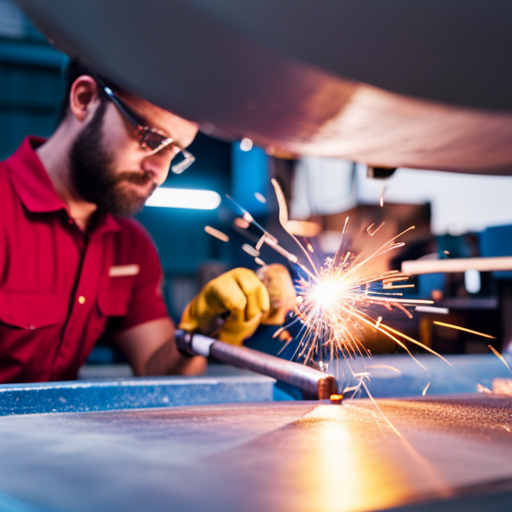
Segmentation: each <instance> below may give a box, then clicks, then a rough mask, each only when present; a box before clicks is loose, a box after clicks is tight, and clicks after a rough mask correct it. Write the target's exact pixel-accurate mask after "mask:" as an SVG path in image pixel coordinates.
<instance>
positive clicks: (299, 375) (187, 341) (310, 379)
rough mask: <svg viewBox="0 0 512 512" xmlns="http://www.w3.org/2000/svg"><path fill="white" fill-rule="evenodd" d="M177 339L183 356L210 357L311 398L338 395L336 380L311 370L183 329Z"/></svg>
mask: <svg viewBox="0 0 512 512" xmlns="http://www.w3.org/2000/svg"><path fill="white" fill-rule="evenodd" d="M175 337H176V344H177V346H178V349H179V350H180V351H181V352H182V353H183V354H186V355H189V356H192V355H202V356H205V357H208V356H210V357H213V358H215V359H216V360H217V361H219V362H221V363H226V364H229V365H232V366H236V367H237V368H243V369H244V370H251V371H253V372H256V373H261V374H262V375H266V376H268V377H272V378H274V379H276V380H278V381H280V382H285V383H286V384H290V385H292V386H295V387H297V388H299V389H301V390H302V391H303V392H304V393H306V395H307V396H308V397H310V398H318V399H319V400H328V399H329V397H330V396H331V395H332V394H333V393H336V391H337V383H336V379H335V378H334V377H333V376H332V375H328V374H326V373H323V372H320V371H318V370H315V369H314V368H310V367H309V366H305V365H303V364H299V363H294V362H291V361H286V360H284V359H281V358H279V357H275V356H271V355H269V354H265V353H263V352H259V351H257V350H253V349H251V348H247V347H237V346H234V345H229V344H228V343H224V342H222V341H218V340H215V339H213V338H208V337H207V336H203V335H201V334H192V333H190V332H187V331H183V330H181V329H179V330H177V331H176V335H175Z"/></svg>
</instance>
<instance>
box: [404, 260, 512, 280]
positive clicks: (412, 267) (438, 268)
mask: <svg viewBox="0 0 512 512" xmlns="http://www.w3.org/2000/svg"><path fill="white" fill-rule="evenodd" d="M466 270H478V271H480V272H494V271H498V270H512V257H510V256H505V257H499V258H453V259H445V260H414V261H404V262H402V273H404V274H407V275H408V276H413V275H420V274H437V273H438V272H443V273H444V272H465V271H466Z"/></svg>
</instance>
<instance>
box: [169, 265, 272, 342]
mask: <svg viewBox="0 0 512 512" xmlns="http://www.w3.org/2000/svg"><path fill="white" fill-rule="evenodd" d="M269 307H270V301H269V296H268V292H267V289H266V288H265V286H264V285H263V283H262V282H261V281H260V279H258V277H257V276H256V274H255V273H254V272H253V271H252V270H249V269H246V268H235V269H233V270H230V271H229V272H226V273H225V274H222V275H221V276H219V277H217V278H216V279H213V280H212V281H210V282H209V283H208V284H207V285H206V286H205V287H204V288H203V289H202V290H201V291H200V292H199V294H198V295H197V296H196V297H195V298H194V299H193V300H192V302H190V304H188V306H187V307H186V308H185V311H184V312H183V315H182V317H181V321H180V324H179V327H180V329H185V330H187V331H199V332H201V333H203V334H208V335H213V334H215V337H216V338H217V339H219V340H221V341H225V342H226V343H230V344H232V345H241V344H242V342H243V341H244V340H245V339H246V338H248V337H249V336H251V335H252V334H253V333H254V331H255V330H256V329H257V327H258V325H259V324H260V321H261V319H262V316H263V314H264V313H265V312H267V311H268V309H269ZM228 312H229V316H228V317H227V319H226V321H225V322H224V323H223V324H222V327H221V328H220V330H218V331H217V332H216V333H214V331H215V328H216V327H218V326H219V323H220V315H222V314H223V313H228Z"/></svg>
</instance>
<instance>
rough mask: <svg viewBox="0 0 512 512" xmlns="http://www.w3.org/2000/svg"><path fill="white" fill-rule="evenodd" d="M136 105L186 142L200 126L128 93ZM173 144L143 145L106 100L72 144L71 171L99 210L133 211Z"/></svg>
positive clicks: (160, 176) (161, 174)
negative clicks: (155, 149)
mask: <svg viewBox="0 0 512 512" xmlns="http://www.w3.org/2000/svg"><path fill="white" fill-rule="evenodd" d="M129 99H130V101H131V105H130V106H132V105H134V106H133V110H135V109H137V110H136V112H137V113H140V114H142V115H144V118H148V119H150V118H151V119H152V120H153V119H154V120H155V121H154V122H155V123H156V126H157V127H158V128H159V129H161V130H162V131H163V132H165V133H169V134H171V133H172V137H173V138H175V139H176V140H178V141H179V142H180V146H181V147H186V146H188V145H189V144H190V143H191V142H192V140H193V138H194V136H195V134H196V133H197V128H196V126H195V125H194V124H193V123H190V122H189V121H186V120H184V119H182V118H179V117H178V116H175V115H174V114H171V113H170V112H167V111H165V110H163V109H160V108H158V107H156V106H154V105H152V104H150V103H148V102H146V101H144V100H142V99H139V98H133V97H129ZM175 153H176V152H175V150H174V149H173V147H172V146H170V147H167V148H164V149H162V150H161V151H159V152H157V153H153V152H151V151H147V150H145V149H143V148H142V147H141V145H140V141H139V138H138V136H137V133H136V132H135V131H134V129H133V127H132V126H130V125H129V124H128V123H126V120H125V119H124V118H123V116H122V115H121V113H120V112H118V110H117V109H116V107H115V105H113V104H112V103H111V102H109V101H108V100H103V101H102V102H101V103H100V104H99V105H98V107H97V109H96V111H95V112H94V115H93V117H92V119H91V120H90V121H89V123H88V124H87V125H85V126H84V128H83V129H82V131H81V132H80V134H79V135H78V137H77V138H76V140H75V142H74V144H73V146H72V149H71V156H70V157H71V161H70V164H71V176H72V179H73V182H74V184H75V187H76V189H77V192H78V193H79V195H80V196H81V197H82V198H83V199H84V200H86V201H88V202H91V203H94V204H96V205H97V206H98V209H99V210H101V211H106V212H110V213H113V214H114V215H121V216H129V215H134V214H136V213H138V212H139V211H140V210H141V209H142V208H143V206H144V203H145V202H146V200H147V199H148V198H149V196H150V195H151V194H152V193H153V192H154V191H155V189H156V188H157V187H158V186H159V185H161V184H162V183H163V182H164V181H165V179H166V177H167V174H168V172H169V166H170V163H171V161H172V159H173V157H174V156H175Z"/></svg>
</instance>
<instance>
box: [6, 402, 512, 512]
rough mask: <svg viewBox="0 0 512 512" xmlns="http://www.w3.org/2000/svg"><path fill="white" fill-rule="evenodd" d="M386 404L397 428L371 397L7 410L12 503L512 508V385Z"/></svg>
mask: <svg viewBox="0 0 512 512" xmlns="http://www.w3.org/2000/svg"><path fill="white" fill-rule="evenodd" d="M378 404H379V407H380V408H381V410H382V412H383V413H384V414H385V416H386V418H387V419H388V420H389V421H390V422H391V423H392V424H393V426H394V428H396V429H397V431H398V432H399V434H398V433H397V432H395V431H394V430H393V429H392V428H391V427H390V425H389V424H388V423H387V422H386V420H385V419H384V417H383V416H382V415H381V414H380V413H379V412H378V411H377V409H376V408H375V406H374V405H373V404H372V403H371V402H369V401H368V400H358V401H352V402H346V403H345V404H344V405H343V406H334V405H329V404H318V403H315V402H286V403H269V404H231V405H211V406H198V407H177V408H170V409H160V410H138V411H108V412H91V413H75V414H39V415H24V416H5V417H2V418H0V493H1V494H0V504H5V503H10V504H11V505H12V503H15V504H17V508H15V507H14V508H13V507H11V508H8V507H6V508H3V510H6V509H8V510H18V511H21V510H27V511H29V510H39V511H47V512H48V511H67V512H75V511H76V512H81V511H91V510H94V511H98V512H101V511H109V512H116V511H123V512H126V511H139V510H140V511H143V510H144V511H146V510H152V511H164V510H173V511H182V510H183V511H185V510H186V511H191V512H194V511H204V510H210V511H223V512H228V511H247V512H252V511H254V512H256V511H258V512H259V511H262V510H265V511H269V512H272V511H276V512H284V511H294V512H302V511H316V510H318V511H320V510H322V511H335V510H336V511H354V510H358V511H361V510H376V509H378V510H381V509H389V508H397V507H405V508H406V509H411V510H448V508H451V509H453V507H456V506H458V505H460V504H461V503H464V507H465V509H466V510H482V509H484V508H485V507H486V506H488V505H489V504H492V507H493V510H510V507H511V505H512V492H511V491H512V442H511V441H512V437H511V436H512V432H511V430H512V413H511V411H512V409H511V406H512V398H510V397H500V396H498V395H485V396H484V395H459V396H451V397H444V398H439V397H438V398H436V397H434V398H429V399H427V398H423V399H415V400H380V401H379V402H378ZM473 494H474V496H473ZM2 497H3V498H2ZM2 500H3V501H2ZM9 500H11V501H10V502H9ZM475 507H476V508H475Z"/></svg>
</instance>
